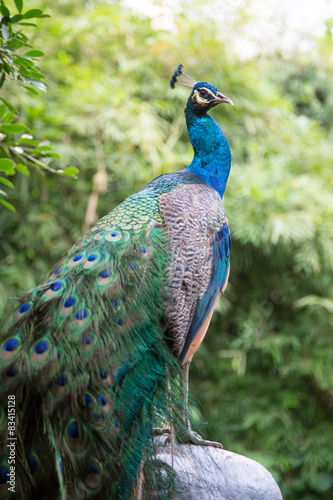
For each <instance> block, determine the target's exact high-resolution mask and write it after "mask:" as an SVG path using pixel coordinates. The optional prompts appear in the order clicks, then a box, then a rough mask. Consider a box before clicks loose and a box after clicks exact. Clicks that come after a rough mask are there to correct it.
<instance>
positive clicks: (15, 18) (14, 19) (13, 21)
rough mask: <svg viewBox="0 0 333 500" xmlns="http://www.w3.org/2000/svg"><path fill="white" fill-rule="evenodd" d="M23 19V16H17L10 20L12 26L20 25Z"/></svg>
mask: <svg viewBox="0 0 333 500" xmlns="http://www.w3.org/2000/svg"><path fill="white" fill-rule="evenodd" d="M21 19H23V16H22V14H16V15H15V16H13V17H11V18H10V22H11V23H12V24H14V23H18V22H19V21H21Z"/></svg>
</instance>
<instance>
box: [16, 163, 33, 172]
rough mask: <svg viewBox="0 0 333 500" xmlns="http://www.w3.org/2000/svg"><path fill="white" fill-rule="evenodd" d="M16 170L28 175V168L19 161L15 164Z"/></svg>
mask: <svg viewBox="0 0 333 500" xmlns="http://www.w3.org/2000/svg"><path fill="white" fill-rule="evenodd" d="M16 170H17V171H18V172H20V173H21V174H23V175H30V172H29V170H28V169H27V167H26V166H25V165H22V163H19V164H18V165H16Z"/></svg>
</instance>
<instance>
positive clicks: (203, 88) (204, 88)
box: [198, 87, 216, 99]
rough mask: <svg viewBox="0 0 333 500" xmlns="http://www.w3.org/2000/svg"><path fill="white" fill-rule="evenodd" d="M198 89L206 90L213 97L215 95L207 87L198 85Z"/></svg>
mask: <svg viewBox="0 0 333 500" xmlns="http://www.w3.org/2000/svg"><path fill="white" fill-rule="evenodd" d="M198 90H199V91H200V90H206V92H208V93H209V94H210V95H211V96H212V97H214V99H215V97H216V96H215V95H214V94H213V92H212V91H211V90H209V89H207V88H206V87H200V88H199V89H198Z"/></svg>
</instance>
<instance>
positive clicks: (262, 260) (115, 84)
mask: <svg viewBox="0 0 333 500" xmlns="http://www.w3.org/2000/svg"><path fill="white" fill-rule="evenodd" d="M5 3H6V6H7V7H8V8H9V6H10V8H11V12H10V13H11V14H12V13H13V14H15V13H17V10H15V9H16V8H18V9H19V8H20V5H21V3H22V2H20V1H19V0H17V1H15V0H14V1H6V2H5ZM1 5H2V7H3V5H4V3H3V2H1ZM28 9H32V10H33V9H40V10H41V11H43V12H44V13H45V14H48V15H49V16H50V17H48V18H40V19H38V17H40V16H36V17H37V19H35V20H34V21H33V23H34V24H36V26H37V27H34V26H29V25H22V26H20V29H22V30H23V32H24V34H25V36H27V37H28V39H29V43H31V44H32V46H33V47H34V49H37V50H39V51H42V52H43V53H44V56H43V57H39V59H38V67H39V68H40V70H41V72H42V73H43V75H44V76H45V80H44V81H45V83H47V84H48V88H47V92H46V93H43V92H40V93H38V95H34V94H31V92H26V91H25V89H24V88H21V87H20V86H17V85H15V82H13V81H12V80H10V79H6V81H5V83H4V85H3V87H2V88H1V96H2V97H3V98H5V99H6V100H7V101H8V102H10V103H12V104H13V105H14V106H15V107H16V108H17V110H18V112H19V120H20V123H23V124H24V125H26V126H27V127H29V128H30V130H31V131H32V133H33V135H34V138H36V139H37V142H38V143H39V150H40V154H42V153H43V146H40V144H42V145H43V144H44V148H45V150H46V151H47V150H48V149H47V148H48V142H47V141H51V143H52V146H53V151H54V152H55V153H56V154H58V155H60V156H61V159H57V158H55V157H52V155H51V156H49V157H46V156H47V155H45V162H46V163H48V165H49V166H50V167H52V168H53V169H62V170H64V169H66V168H72V167H75V168H74V169H73V170H71V171H69V172H72V173H73V172H74V173H75V172H76V170H75V169H78V170H79V172H78V174H77V175H76V179H73V178H71V177H68V176H64V175H60V176H59V175H57V174H53V173H50V172H48V171H45V169H38V168H34V167H33V166H32V163H31V164H29V162H28V164H27V166H28V171H25V170H24V169H22V168H21V170H20V172H19V173H17V174H16V175H11V174H13V173H14V171H12V172H9V176H8V179H10V181H11V182H12V183H13V184H14V189H8V188H7V187H6V186H3V188H4V191H6V192H7V195H8V196H7V198H6V200H8V202H10V203H11V204H12V205H13V206H14V207H15V208H16V212H12V211H10V210H8V209H7V208H5V207H4V206H2V208H1V209H0V244H1V248H0V266H1V269H0V272H1V284H0V294H1V301H0V315H1V317H4V316H5V314H6V313H7V311H8V310H9V309H11V308H13V307H15V306H16V305H17V304H18V303H19V301H20V299H21V297H22V296H23V295H24V293H25V292H26V291H27V290H29V289H31V288H33V287H34V286H35V285H37V284H38V282H39V281H40V280H41V279H42V278H43V277H44V275H45V274H46V273H47V272H48V271H49V269H50V268H51V267H52V266H53V264H54V263H55V262H56V261H57V260H58V259H59V257H60V256H61V255H62V254H63V253H64V252H66V251H67V250H68V248H69V247H70V246H71V245H72V244H73V242H74V241H75V240H77V239H78V238H80V236H81V234H82V231H85V230H86V229H87V228H88V227H90V226H91V225H92V224H93V223H94V221H95V220H96V219H97V218H99V217H101V216H102V215H104V214H105V213H107V212H109V211H110V210H112V209H113V208H114V207H115V206H116V205H117V204H119V203H120V202H121V201H122V200H123V199H124V198H125V197H127V196H129V195H131V194H133V193H134V192H136V191H138V190H140V189H142V188H143V187H144V186H145V185H146V184H147V183H148V182H149V181H151V180H152V179H153V178H154V177H156V176H158V175H160V174H164V173H167V172H174V171H177V170H179V169H181V168H183V167H184V166H186V165H188V164H189V163H190V161H191V159H192V149H191V145H190V143H189V141H188V136H187V131H186V126H185V123H184V114H183V108H184V105H185V101H186V99H187V96H188V91H187V90H184V89H183V88H180V89H176V90H174V91H172V90H171V89H170V88H169V80H170V77H171V75H172V73H173V71H174V69H175V68H176V66H177V65H178V64H179V63H180V62H181V63H182V64H183V65H184V66H185V68H186V69H188V70H189V71H190V72H191V73H192V74H193V75H194V76H195V78H196V79H198V80H207V81H209V82H210V83H212V84H214V85H216V86H217V87H218V88H219V90H220V91H222V92H223V93H225V94H226V95H227V96H228V97H230V98H231V99H232V100H233V101H234V104H235V105H234V107H233V108H232V107H231V106H220V107H218V108H216V109H214V110H213V111H212V113H211V114H212V116H213V117H214V118H215V119H216V120H217V122H218V123H219V124H220V125H221V128H222V130H223V131H224V133H225V135H226V137H227V138H228V140H229V143H230V147H231V151H232V157H233V161H232V170H231V175H230V178H229V183H228V186H227V190H226V194H225V197H224V204H225V208H226V211H227V215H228V219H229V224H230V230H231V235H232V255H231V276H230V281H229V285H228V288H227V291H226V292H225V294H224V296H223V297H222V298H221V300H220V302H219V304H218V307H217V312H215V314H214V316H213V320H212V324H211V327H210V330H209V332H208V334H207V336H206V339H205V342H204V343H203V345H202V347H201V349H200V350H199V351H198V353H197V354H196V356H195V357H194V360H193V362H192V365H191V377H190V381H191V391H192V412H193V417H194V419H195V420H196V422H197V428H198V430H199V432H200V433H201V434H202V435H203V436H205V437H207V438H210V439H213V440H216V441H221V442H222V443H223V445H224V447H225V448H226V449H228V450H231V451H234V452H237V453H241V454H244V455H246V456H248V457H250V458H253V459H255V460H257V461H258V462H260V463H262V464H263V465H264V466H265V467H266V468H268V469H269V470H270V471H271V472H272V473H273V475H274V477H275V478H276V480H277V481H278V484H279V486H280V488H281V490H282V493H283V496H284V498H285V500H299V499H301V500H319V499H323V500H325V499H326V500H329V499H332V498H333V423H332V422H333V370H332V365H333V335H332V323H333V321H332V312H333V298H332V292H333V196H332V191H333V168H332V163H333V162H332V156H333V155H332V140H333V75H332V70H333V50H332V49H333V41H332V34H333V6H332V2H330V1H325V0H316V2H310V1H304V0H303V1H296V0H295V1H292V2H290V1H289V2H287V0H286V1H279V2H278V1H277V0H265V1H263V0H262V1H261V0H234V1H231V0H230V1H227V0H214V1H209V0H200V1H197V0H191V1H188V0H177V1H171V0H170V1H166V2H164V1H162V0H161V1H156V2H153V1H150V0H146V1H143V0H142V1H141V0H124V1H123V2H121V1H119V2H118V1H116V0H114V1H112V0H109V1H107V0H104V1H99V0H95V1H94V0H89V1H83V0H81V1H80V2H77V1H76V0H53V1H52V2H48V1H46V0H36V1H32V0H29V1H28V0H24V9H23V10H24V11H27V10H28ZM12 11H13V12H12ZM1 12H2V15H4V12H3V10H2V11H1ZM5 14H6V12H5ZM28 17H29V16H28ZM28 24H30V23H28ZM2 36H3V38H4V39H6V36H7V35H6V31H5V32H4V31H2ZM3 42H6V40H4V41H3ZM17 50H18V51H19V47H18V49H17ZM23 53H24V51H23ZM7 129H8V127H7ZM18 139H19V137H16V140H18ZM34 165H35V166H36V165H37V164H36V163H34ZM28 173H30V175H27V174H28Z"/></svg>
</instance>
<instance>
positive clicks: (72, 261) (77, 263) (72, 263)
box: [67, 253, 85, 267]
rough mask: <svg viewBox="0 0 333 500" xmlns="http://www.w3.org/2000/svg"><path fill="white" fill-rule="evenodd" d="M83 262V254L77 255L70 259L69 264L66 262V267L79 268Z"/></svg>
mask: <svg viewBox="0 0 333 500" xmlns="http://www.w3.org/2000/svg"><path fill="white" fill-rule="evenodd" d="M84 261H85V256H84V254H83V253H78V254H76V255H74V257H72V258H71V259H70V260H69V262H68V264H67V265H68V267H76V266H80V265H82V264H83V263H84Z"/></svg>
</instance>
